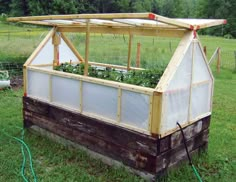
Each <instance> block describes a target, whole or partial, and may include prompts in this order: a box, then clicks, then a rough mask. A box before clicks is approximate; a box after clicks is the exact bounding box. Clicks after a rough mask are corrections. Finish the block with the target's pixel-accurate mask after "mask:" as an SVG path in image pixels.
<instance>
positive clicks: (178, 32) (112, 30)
mask: <svg viewBox="0 0 236 182" xmlns="http://www.w3.org/2000/svg"><path fill="white" fill-rule="evenodd" d="M58 31H60V32H86V27H78V26H77V27H75V26H74V27H73V26H72V27H71V26H65V25H61V26H58ZM186 31H187V30H186V29H161V28H141V27H126V28H124V27H109V26H108V27H102V26H91V27H90V32H91V33H105V34H121V35H123V34H126V35H129V34H133V35H141V36H157V37H183V36H184V34H185V32H186Z"/></svg>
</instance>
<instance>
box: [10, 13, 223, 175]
mask: <svg viewBox="0 0 236 182" xmlns="http://www.w3.org/2000/svg"><path fill="white" fill-rule="evenodd" d="M8 20H9V21H11V22H22V23H29V24H35V25H45V26H51V27H52V29H51V31H50V32H49V33H48V34H47V36H46V37H45V38H44V39H43V41H42V42H41V43H40V44H39V46H38V47H37V48H36V49H35V51H34V52H33V53H32V55H31V56H30V57H29V58H28V60H27V61H26V62H25V64H24V97H23V116H24V117H23V119H24V126H25V127H27V128H28V127H32V128H34V129H37V130H38V131H44V132H47V133H50V135H54V136H57V137H58V136H59V137H60V138H63V139H65V140H69V141H71V142H73V143H76V144H79V145H81V146H84V147H85V148H86V149H88V151H90V152H91V151H92V153H94V154H96V156H100V157H102V158H103V159H104V161H106V162H111V161H112V162H114V161H115V163H123V164H124V165H125V166H128V168H129V169H131V170H132V171H134V172H136V173H138V174H141V175H143V176H146V177H154V176H157V175H160V174H162V173H163V172H165V171H166V169H167V168H169V167H171V166H174V165H176V164H177V163H179V162H180V161H182V160H183V159H185V158H186V153H185V149H184V145H183V139H182V136H181V135H180V131H179V128H178V126H177V124H176V123H177V122H179V123H180V124H181V125H182V126H183V128H184V133H185V135H186V138H187V145H188V149H189V151H190V153H195V152H198V151H199V150H201V149H206V148H207V144H208V133H209V124H210V116H211V111H212V95H213V84H214V79H213V76H212V73H211V70H210V68H209V66H208V62H207V59H206V57H205V54H204V52H203V49H202V46H201V43H200V40H199V38H198V35H197V30H200V29H203V28H207V27H212V26H216V25H221V24H225V23H226V20H213V19H208V20H206V19H171V18H167V17H163V16H159V15H156V14H153V13H117V14H74V15H49V16H34V17H15V18H9V19H8ZM68 32H73V33H81V32H83V33H85V35H86V38H85V43H86V44H85V45H86V46H85V56H84V57H83V56H82V55H81V53H80V52H79V51H78V50H77V49H76V47H75V46H74V45H73V44H72V42H71V41H70V40H69V39H68V37H67V36H66V33H68ZM91 33H94V34H96V33H99V34H121V35H127V36H128V37H129V45H128V52H126V53H124V54H127V55H128V56H127V57H128V59H127V65H126V66H121V65H111V64H103V63H99V62H91V61H89V56H90V54H89V52H90V48H89V47H90V34H91ZM139 35H142V36H154V37H179V38H180V43H179V44H178V46H177V49H176V50H175V51H174V54H173V56H172V58H171V59H170V61H169V64H168V65H167V67H166V69H165V71H164V74H163V75H162V77H161V78H160V81H159V82H158V84H157V85H156V87H155V88H147V87H142V86H136V85H131V84H127V83H120V82H115V81H110V80H103V79H99V78H93V77H90V76H89V74H88V67H89V66H90V65H93V66H101V67H112V68H115V69H123V70H138V69H141V68H135V67H132V66H131V61H130V60H131V59H130V54H131V53H130V50H131V45H132V44H131V41H132V37H133V36H139ZM111 41H112V40H111ZM153 54H155V52H153ZM156 56H158V55H156ZM66 62H69V63H72V64H77V63H79V64H80V63H83V64H84V75H76V74H73V73H65V72H61V71H57V70H54V67H55V66H57V65H60V64H62V63H66ZM105 159H106V160H105Z"/></svg>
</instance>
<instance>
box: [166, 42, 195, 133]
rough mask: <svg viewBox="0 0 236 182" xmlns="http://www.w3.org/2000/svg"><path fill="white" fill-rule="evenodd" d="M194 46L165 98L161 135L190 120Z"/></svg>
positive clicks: (186, 56)
mask: <svg viewBox="0 0 236 182" xmlns="http://www.w3.org/2000/svg"><path fill="white" fill-rule="evenodd" d="M192 48H193V47H192V44H190V46H189V48H188V50H187V52H186V53H185V55H184V57H183V59H182V61H181V63H180V65H179V66H178V68H177V70H176V72H175V74H174V76H173V78H172V80H171V81H170V84H169V86H168V88H167V90H166V91H165V92H164V96H163V109H162V119H161V133H163V132H167V131H169V130H171V129H174V128H176V126H177V125H176V123H177V122H179V123H181V124H182V123H184V122H186V121H187V120H188V111H189V97H190V95H189V94H190V85H191V73H192V71H191V70H192Z"/></svg>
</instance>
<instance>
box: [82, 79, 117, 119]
mask: <svg viewBox="0 0 236 182" xmlns="http://www.w3.org/2000/svg"><path fill="white" fill-rule="evenodd" d="M82 84H83V87H82V88H83V111H84V112H88V113H91V114H96V115H100V116H101V117H105V118H108V119H112V120H115V121H116V120H117V104H118V100H117V97H118V89H117V88H112V87H108V86H103V85H98V84H93V83H88V82H83V83H82Z"/></svg>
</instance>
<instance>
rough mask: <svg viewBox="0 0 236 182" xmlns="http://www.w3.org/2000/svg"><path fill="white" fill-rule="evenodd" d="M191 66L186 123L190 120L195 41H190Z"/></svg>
mask: <svg viewBox="0 0 236 182" xmlns="http://www.w3.org/2000/svg"><path fill="white" fill-rule="evenodd" d="M192 44H193V47H192V66H191V77H190V91H189V102H188V121H190V120H191V114H192V112H191V106H192V100H191V98H192V89H193V76H194V75H193V69H194V62H195V60H194V56H195V40H193V41H192Z"/></svg>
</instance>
